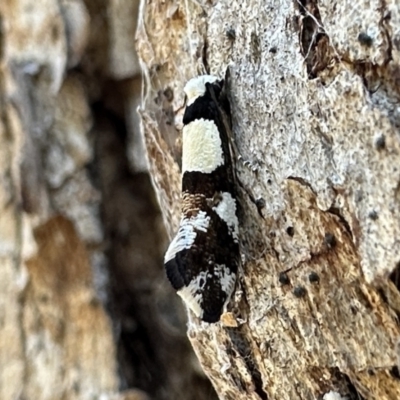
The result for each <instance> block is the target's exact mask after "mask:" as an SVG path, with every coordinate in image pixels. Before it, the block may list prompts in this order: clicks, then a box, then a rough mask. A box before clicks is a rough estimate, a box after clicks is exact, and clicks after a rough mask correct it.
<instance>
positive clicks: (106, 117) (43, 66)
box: [0, 0, 214, 400]
mask: <svg viewBox="0 0 400 400" xmlns="http://www.w3.org/2000/svg"><path fill="white" fill-rule="evenodd" d="M138 6H139V4H138V1H132V0H108V1H107V0H87V1H82V0H0V293H1V295H0V399H4V400H6V399H7V400H11V399H15V400H16V399H20V400H22V399H23V400H50V399H54V400H61V399H65V400H67V399H68V400H73V399H77V400H86V399H87V400H89V399H90V400H92V399H102V400H107V399H108V400H139V399H141V400H143V399H147V398H152V399H160V400H161V399H165V400H167V399H182V400H183V399H193V400H194V399H202V398H204V399H206V398H212V397H213V393H214V392H213V389H212V386H211V384H210V382H209V381H208V380H207V379H206V377H205V376H204V373H203V372H202V371H201V369H200V368H199V365H198V362H197V360H196V358H195V356H194V353H193V351H192V349H191V346H190V343H189V341H188V339H187V337H186V335H185V319H184V314H183V311H182V310H183V308H182V307H181V305H180V302H179V300H178V299H177V298H176V295H175V294H174V293H173V291H172V290H171V288H170V287H169V285H168V284H167V283H166V279H165V276H164V272H163V268H162V258H163V252H164V249H165V247H166V245H167V239H166V234H165V228H164V226H163V221H162V218H161V214H160V211H159V206H158V204H157V201H156V198H155V196H154V190H153V187H152V184H151V180H150V177H149V174H148V166H147V165H148V164H147V160H146V153H145V149H144V142H143V138H142V136H141V134H140V120H139V115H138V114H137V112H136V108H137V106H138V104H139V103H140V101H141V95H142V79H141V72H140V71H141V69H140V65H139V63H138V58H137V53H136V50H135V48H134V46H135V41H134V35H135V31H136V26H137V14H138ZM187 388H192V390H190V391H188V390H187Z"/></svg>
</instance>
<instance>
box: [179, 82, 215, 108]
mask: <svg viewBox="0 0 400 400" xmlns="http://www.w3.org/2000/svg"><path fill="white" fill-rule="evenodd" d="M217 80H218V78H217V77H216V76H212V75H202V76H198V77H196V78H193V79H191V80H190V81H188V82H187V83H186V85H185V87H184V88H183V91H184V92H185V94H186V96H187V105H188V106H190V105H191V104H193V102H194V101H195V100H196V99H197V98H199V97H200V96H203V95H204V93H205V92H206V83H213V82H215V81H217Z"/></svg>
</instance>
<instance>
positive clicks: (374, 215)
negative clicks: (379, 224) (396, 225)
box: [368, 210, 378, 221]
mask: <svg viewBox="0 0 400 400" xmlns="http://www.w3.org/2000/svg"><path fill="white" fill-rule="evenodd" d="M368 218H370V219H372V221H376V220H377V219H378V213H377V212H376V211H375V210H372V211H371V212H370V213H369V214H368Z"/></svg>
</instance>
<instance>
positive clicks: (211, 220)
mask: <svg viewBox="0 0 400 400" xmlns="http://www.w3.org/2000/svg"><path fill="white" fill-rule="evenodd" d="M223 89H224V81H223V80H218V78H217V77H215V76H211V75H203V76H199V77H196V78H193V79H191V80H190V81H189V82H188V83H187V84H186V86H185V88H184V92H185V94H186V99H187V104H186V109H185V113H184V117H183V131H182V196H181V202H182V203H181V207H182V217H181V221H180V225H179V229H178V232H177V234H176V236H175V237H174V238H173V240H172V241H171V243H170V245H169V247H168V250H167V252H166V254H165V259H164V263H165V269H166V274H167V277H168V279H169V281H170V282H171V284H172V286H173V287H174V289H175V290H177V293H178V295H179V296H181V297H182V299H183V300H184V302H185V303H186V305H187V306H188V307H189V308H190V309H191V310H192V311H193V312H194V314H195V315H196V316H197V317H198V318H200V319H201V320H203V321H205V322H209V323H213V322H218V321H219V319H220V317H221V314H222V313H223V310H224V308H225V306H226V304H227V303H228V302H229V300H230V297H231V295H232V292H233V290H234V287H235V281H236V274H237V270H238V265H239V262H240V255H239V238H238V236H239V222H238V218H237V203H236V197H235V182H234V172H233V165H232V157H231V148H230V142H229V136H228V129H229V126H228V124H227V122H226V120H227V116H228V117H229V115H228V113H229V103H228V101H227V98H226V96H225V95H224V93H223Z"/></svg>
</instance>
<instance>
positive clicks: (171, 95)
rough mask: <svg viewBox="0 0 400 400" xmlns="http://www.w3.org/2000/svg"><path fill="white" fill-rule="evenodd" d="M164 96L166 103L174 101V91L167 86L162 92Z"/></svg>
mask: <svg viewBox="0 0 400 400" xmlns="http://www.w3.org/2000/svg"><path fill="white" fill-rule="evenodd" d="M164 96H165V98H166V100H167V101H169V102H171V101H172V100H174V91H173V90H172V89H171V88H170V87H169V86H168V87H167V88H166V89H165V90H164Z"/></svg>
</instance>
